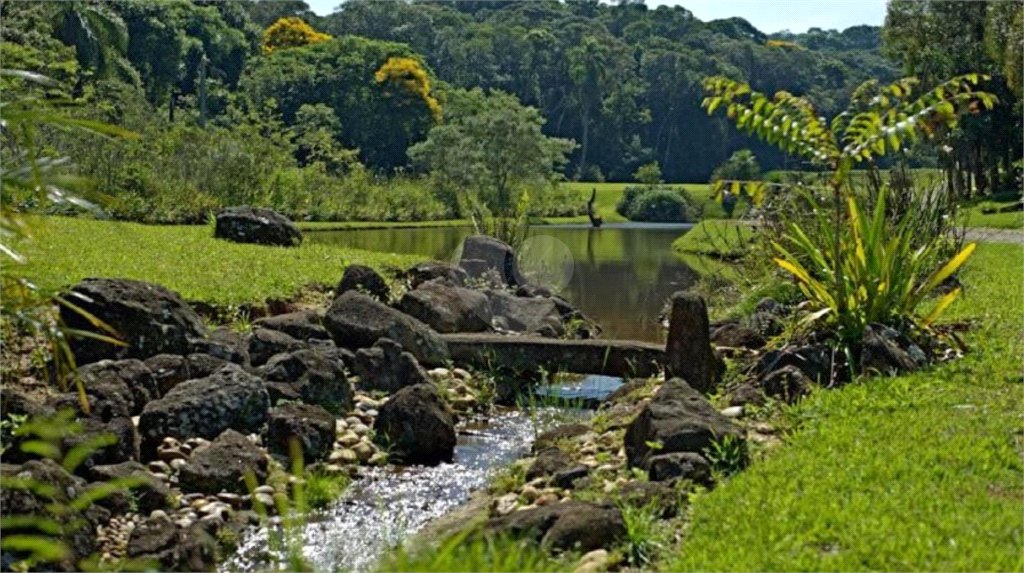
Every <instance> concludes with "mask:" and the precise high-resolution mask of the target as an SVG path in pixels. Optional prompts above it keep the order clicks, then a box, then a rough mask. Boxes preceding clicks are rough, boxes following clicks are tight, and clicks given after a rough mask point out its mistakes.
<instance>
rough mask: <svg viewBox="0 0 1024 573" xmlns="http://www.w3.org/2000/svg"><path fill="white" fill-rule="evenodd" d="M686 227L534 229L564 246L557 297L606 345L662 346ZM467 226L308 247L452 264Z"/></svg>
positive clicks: (350, 236)
mask: <svg viewBox="0 0 1024 573" xmlns="http://www.w3.org/2000/svg"><path fill="white" fill-rule="evenodd" d="M688 229H689V226H685V225H665V224H650V223H645V224H637V223H630V224H622V225H608V226H606V227H604V228H601V229H593V228H590V227H588V226H582V225H565V226H561V225H548V226H537V227H533V228H531V230H530V236H531V237H536V236H540V235H547V236H550V237H553V238H555V239H558V240H559V241H561V242H562V243H564V244H565V245H566V247H568V250H569V253H570V254H571V255H572V276H571V279H570V280H569V283H568V284H567V285H566V287H565V289H564V290H563V291H562V295H563V296H565V297H566V298H567V299H569V300H570V301H571V302H572V303H573V304H575V305H576V306H578V307H579V308H580V309H581V310H582V311H583V312H584V313H585V314H587V315H588V316H591V317H593V318H594V319H596V320H597V321H598V322H599V323H600V324H601V326H602V327H603V328H604V332H605V337H607V338H629V339H636V340H647V341H652V342H661V341H664V339H665V332H664V329H663V328H662V327H661V326H660V324H659V321H658V316H659V314H660V313H661V310H662V307H663V305H664V302H665V300H666V299H667V298H668V297H669V295H671V294H672V293H673V292H675V291H677V290H680V289H684V288H687V287H689V286H690V285H692V284H693V283H694V282H695V281H696V280H697V279H698V278H699V277H700V274H699V273H698V271H696V270H694V269H693V268H692V267H690V266H689V265H687V264H686V263H684V262H683V261H682V260H680V259H679V258H678V257H677V256H676V255H675V254H674V253H673V252H672V242H673V241H674V240H675V239H676V238H678V237H679V236H680V235H682V234H683V233H685V232H686V231H687V230H688ZM470 234H472V231H471V229H470V228H468V227H432V228H395V229H357V230H345V231H324V232H310V233H306V238H307V240H309V241H313V242H320V243H335V244H339V245H344V246H347V247H354V248H359V249H367V250H371V251H379V252H389V253H404V254H418V255H425V256H428V257H431V258H435V259H440V260H451V259H452V256H453V254H454V253H455V251H456V249H457V248H458V247H459V246H460V245H461V243H462V239H463V238H465V237H466V236H468V235H470Z"/></svg>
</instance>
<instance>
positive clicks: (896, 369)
mask: <svg viewBox="0 0 1024 573" xmlns="http://www.w3.org/2000/svg"><path fill="white" fill-rule="evenodd" d="M927 363H928V355H927V354H925V353H924V351H923V350H921V347H919V346H918V345H917V344H915V343H914V341H912V340H910V338H908V337H907V336H906V335H905V334H903V333H901V332H899V331H898V330H896V329H894V328H891V327H888V326H885V325H881V324H872V325H869V326H868V327H867V328H865V329H864V334H863V335H862V339H861V351H860V367H861V371H862V372H871V373H879V374H883V375H890V376H894V375H896V374H899V373H901V372H909V371H912V370H916V369H917V368H920V367H921V366H924V365H925V364H927Z"/></svg>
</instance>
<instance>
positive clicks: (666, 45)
mask: <svg viewBox="0 0 1024 573" xmlns="http://www.w3.org/2000/svg"><path fill="white" fill-rule="evenodd" d="M1020 14H1021V2H971V3H962V2H892V3H890V6H889V13H888V16H887V23H886V27H885V28H884V29H883V28H879V27H872V26H855V27H851V28H848V29H846V30H843V31H836V30H828V31H826V30H821V29H817V28H812V29H811V30H809V31H808V32H806V33H801V34H793V33H788V32H782V33H777V34H772V35H768V34H765V33H764V32H762V31H760V30H757V29H756V28H754V27H753V26H751V25H750V24H749V23H748V22H746V21H745V20H743V19H741V18H730V19H726V20H716V21H711V22H702V21H700V20H698V19H697V18H695V17H694V16H693V14H692V13H691V12H689V11H688V10H686V9H685V8H683V7H679V6H676V7H666V6H659V7H657V8H652V7H648V6H646V5H645V4H644V3H643V2H642V1H639V2H637V1H624V2H619V3H617V4H602V3H599V2H596V1H583V2H371V1H365V0H353V1H348V2H345V3H342V4H341V5H340V6H339V8H338V9H337V10H336V11H335V12H334V13H332V14H330V15H328V16H323V17H321V16H317V15H316V14H314V13H312V12H311V11H310V10H309V7H308V6H307V5H306V4H305V3H304V2H302V1H257V2H253V1H224V2H221V1H217V2H214V1H202V0H195V1H188V0H175V1H161V2H155V1H133V2H127V1H125V2H98V1H96V2H94V1H89V2H60V3H58V2H52V3H51V2H35V3H23V2H11V1H4V2H0V17H2V20H3V30H2V37H0V39H2V44H0V50H2V56H3V60H4V67H5V68H6V69H18V70H29V71H34V72H39V73H41V74H43V75H45V76H47V77H49V78H51V79H53V80H55V81H56V82H57V84H56V86H51V87H50V88H48V93H47V97H49V98H66V99H67V100H69V101H72V100H73V101H74V102H76V103H77V104H78V106H80V109H79V111H77V112H76V113H79V114H84V115H86V116H88V117H91V118H94V119H99V120H103V121H105V122H110V123H114V124H117V125H120V126H123V127H124V128H126V129H127V130H129V131H131V132H132V133H133V134H135V135H139V136H141V137H137V138H134V139H127V140H118V141H112V142H103V143H101V144H97V143H96V142H95V141H93V140H90V139H87V138H82V137H78V136H72V135H65V134H55V135H53V136H52V137H50V138H48V139H45V138H44V141H46V142H47V145H50V146H53V147H56V148H57V149H58V150H59V151H60V152H61V153H62V154H67V155H69V156H70V157H72V158H73V159H74V161H75V163H76V164H77V165H78V170H79V172H80V173H81V174H83V175H88V176H89V177H91V178H92V179H94V180H96V181H97V189H98V190H99V191H102V192H104V193H106V194H108V195H112V196H114V197H115V198H116V204H115V206H114V207H113V209H112V210H113V212H114V213H115V214H118V215H120V216H123V217H126V218H144V215H143V214H144V213H151V212H154V211H156V212H163V213H165V214H164V215H163V216H162V218H163V219H166V220H187V219H189V218H190V217H196V216H200V215H201V214H202V213H204V212H206V210H207V209H208V208H210V207H215V206H217V205H221V204H224V203H231V202H243V201H244V202H256V203H266V204H271V205H274V206H276V207H278V208H281V209H283V210H285V211H288V212H291V213H293V214H301V213H306V214H309V213H316V214H317V215H316V216H318V217H332V218H337V217H341V218H378V219H381V218H440V217H444V216H452V215H457V214H459V211H460V201H459V199H458V197H457V196H455V195H454V194H453V193H450V192H449V193H448V195H447V196H446V195H445V192H444V190H443V189H442V188H443V187H444V186H445V185H446V184H447V185H452V184H461V185H472V184H474V183H479V182H480V181H481V180H480V179H479V178H475V177H474V176H473V174H472V173H470V174H468V175H467V174H462V175H463V177H461V178H460V177H455V178H453V177H452V176H451V175H452V174H451V173H450V170H448V171H446V170H444V169H439V168H438V161H437V154H438V153H441V151H443V142H441V141H435V142H433V143H432V144H431V145H426V147H428V148H429V149H432V150H434V151H433V154H434V156H435V157H434V158H433V159H434V160H431V157H428V156H427V155H428V154H427V153H426V152H425V151H424V150H423V149H422V147H423V145H421V149H420V152H419V153H416V152H410V149H413V148H414V146H416V145H417V144H425V142H426V140H427V139H428V137H429V134H431V133H432V130H435V129H436V128H437V126H440V125H453V124H454V125H462V126H465V129H463V131H464V132H465V133H463V136H465V137H467V138H468V139H461V140H453V139H451V134H450V133H449V135H448V137H449V140H448V142H449V143H450V144H454V143H453V142H462V143H461V144H467V145H476V144H480V146H481V147H482V148H486V145H484V144H481V143H480V142H479V139H473V136H471V132H472V133H478V134H480V133H484V134H485V135H482V136H489V135H490V134H493V133H494V132H495V131H496V130H495V128H494V126H495V125H498V124H500V123H501V121H506V123H507V122H512V123H517V124H523V123H524V122H525V124H529V126H530V127H531V129H532V128H538V129H539V130H540V131H541V132H542V133H543V136H546V138H542V139H541V140H538V142H540V143H543V144H544V145H542V146H541V147H543V149H540V148H538V149H533V151H534V152H535V153H533V155H531V156H530V157H531V158H530V159H529V160H523V161H521V162H520V163H522V164H523V165H530V166H535V167H536V174H537V178H538V181H539V182H533V183H536V184H541V183H546V182H549V181H550V180H551V179H552V175H553V174H561V175H562V176H564V177H565V178H568V179H577V180H584V181H604V180H607V181H630V180H632V179H633V174H634V173H635V172H636V171H637V169H638V168H639V167H641V166H643V165H647V164H650V163H652V162H657V163H658V164H659V167H660V169H661V173H662V176H663V178H664V179H665V180H667V181H671V182H706V181H707V180H708V178H709V176H711V174H712V172H713V171H714V170H715V169H716V167H718V166H719V165H721V164H722V163H723V162H724V161H725V160H726V159H727V158H729V157H730V156H731V155H732V154H733V153H734V152H735V151H737V150H742V149H747V148H749V149H750V150H752V151H753V152H754V154H755V155H756V157H757V159H758V161H759V163H760V165H761V167H762V168H763V169H765V170H771V169H803V168H810V167H811V166H809V165H804V164H801V163H800V162H799V161H797V160H795V159H793V158H791V157H787V156H786V155H785V154H783V153H782V152H780V151H777V150H775V149H774V148H771V147H769V146H767V145H765V144H763V143H761V142H759V141H757V140H755V139H753V138H749V137H747V136H745V135H743V134H741V133H737V132H736V131H735V130H732V129H730V128H729V122H728V120H727V118H724V117H720V116H709V115H708V114H707V113H706V112H705V110H703V109H701V105H700V104H701V100H702V98H703V96H704V88H703V86H702V80H703V78H705V77H707V76H709V75H724V76H727V77H729V78H732V79H736V80H740V81H745V82H749V84H750V85H751V87H752V88H753V89H754V90H757V91H762V92H767V93H775V92H776V91H778V90H785V91H788V92H790V93H793V94H795V95H799V96H805V97H807V98H808V99H809V100H810V101H811V102H812V103H813V104H814V106H815V108H816V109H817V110H818V111H819V112H820V113H821V114H822V115H824V116H825V117H832V116H834V115H835V114H837V113H839V112H840V111H841V110H843V109H844V108H845V107H846V105H847V104H848V102H849V99H850V95H851V94H852V93H853V91H854V89H855V88H856V87H857V86H858V85H860V84H861V83H862V82H864V81H866V80H877V81H879V82H883V83H885V82H889V81H892V80H894V79H896V78H898V77H901V76H904V75H910V74H914V75H918V76H919V77H920V78H921V79H922V84H921V87H923V88H924V89H929V88H930V86H931V85H935V84H936V83H937V82H940V81H942V80H943V79H945V78H947V77H950V76H952V75H954V74H959V73H964V72H968V71H980V72H985V73H988V74H990V75H991V77H992V79H991V80H990V81H989V82H987V83H986V85H985V89H986V90H988V91H990V92H992V93H994V94H996V95H997V96H998V97H999V99H1000V105H999V106H997V108H996V109H995V110H994V111H993V112H992V113H988V114H984V115H982V116H980V117H978V118H972V119H971V120H969V121H967V122H964V124H963V125H962V126H961V127H959V128H957V130H956V132H955V133H950V134H948V135H947V136H946V137H945V139H943V140H942V141H941V142H940V144H939V145H937V146H934V147H931V148H926V149H925V151H924V152H919V153H918V154H917V155H915V156H913V157H909V158H908V160H909V161H910V162H911V163H912V164H914V165H923V166H938V167H946V168H948V172H949V175H950V181H951V182H952V183H953V184H954V185H955V186H956V187H957V188H959V189H961V190H962V191H963V192H964V193H965V194H969V193H971V192H981V193H987V192H992V191H998V190H999V189H1001V188H1004V187H1006V186H1008V185H1010V184H1011V182H1012V180H1013V178H1012V174H1011V172H1012V170H1013V168H1012V166H1013V165H1014V162H1019V160H1020V156H1021V131H1022V130H1021V105H1020V97H1021V78H1020V61H1021V60H1020V42H1019V36H1020V28H1021V25H1020V24H1021V22H1020V18H1021V16H1020ZM1014 46H1016V47H1015V48H1014ZM477 88H479V90H476V89H477ZM4 89H5V91H6V92H7V93H8V94H10V93H22V92H25V91H28V90H29V89H30V88H29V87H28V86H27V85H26V84H25V83H24V82H20V80H19V78H17V77H14V78H12V77H6V78H5V83H4ZM471 90H476V91H471ZM473 93H475V94H477V95H476V96H475V97H474V96H471V95H470V94H473ZM508 96H511V97H508ZM490 100H493V101H490ZM488 101H490V103H487V102H488ZM529 108H534V109H535V110H536V112H532V113H531V112H530V111H529ZM486 114H490V116H488V117H489V119H486V120H485V119H480V120H479V121H478V122H477V123H479V124H480V125H484V124H487V125H491V126H492V127H491V128H489V129H487V130H483V131H481V130H479V129H478V130H476V132H473V131H472V129H471V128H472V125H471V124H473V122H474V121H477V120H476V119H474V118H478V117H483V116H484V115H486ZM502 114H504V115H502ZM487 122H490V123H487ZM496 122H497V123H496ZM449 131H451V130H449ZM456 131H458V130H457V129H456ZM514 133H516V132H510V134H514ZM521 133H522V134H527V135H521V136H514V137H512V140H515V141H519V140H522V139H523V138H524V137H527V136H530V137H532V135H529V134H532V133H533V132H532V131H530V130H529V129H527V130H525V131H522V132H521ZM467 134H470V135H467ZM441 135H442V134H441V132H438V137H441ZM506 135H508V134H506ZM568 140H571V141H568ZM490 143H491V144H494V145H500V142H497V143H496V142H495V141H491V142H490ZM572 143H574V145H572ZM524 147H525V146H524ZM556 148H557V150H556ZM439 150H441V151H439ZM529 151H530V150H527V149H524V150H522V153H527V152H529ZM477 159H480V158H477ZM481 170H482V171H483V170H486V167H481ZM436 173H443V174H444V177H440V178H439V177H437V176H435V174H436ZM488 174H489V175H490V176H491V180H494V179H495V177H499V176H495V175H494V173H493V172H491V171H488ZM511 175H512V176H515V175H516V174H514V173H513V174H511ZM500 177H504V175H501V176H500ZM500 177H499V178H500ZM427 178H429V179H430V181H431V185H429V186H424V185H413V184H412V183H411V182H414V181H419V180H424V181H425V180H426V179H427ZM439 179H443V181H441V182H439ZM520 179H521V181H520V183H521V184H526V182H527V180H528V179H530V178H529V177H528V174H520ZM456 180H457V181H456ZM541 180H542V181H541ZM533 183H531V184H533ZM342 187H343V190H341V191H339V189H341V188H342ZM427 187H429V189H427ZM297 188H301V189H304V190H305V191H304V192H302V193H295V192H294V190H295V189H297ZM186 189H187V190H188V193H185V190H186ZM439 189H440V191H439ZM361 194H362V195H361ZM367 194H368V195H367ZM378 195H380V196H387V197H389V199H382V201H381V202H376V201H370V200H368V198H367V197H369V196H378ZM420 195H424V196H423V197H421V196H420ZM427 195H429V197H426V196H427ZM328 196H330V197H334V199H332V200H330V201H328V199H327V197H328ZM360 197H362V198H360ZM325 201H327V203H325ZM549 203H550V205H549V207H550V208H552V209H553V208H554V207H551V205H555V204H557V203H559V201H557V200H552V201H549ZM544 209H548V210H550V209H549V208H546V207H545V208H544Z"/></svg>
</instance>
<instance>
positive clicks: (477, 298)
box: [398, 280, 491, 332]
mask: <svg viewBox="0 0 1024 573" xmlns="http://www.w3.org/2000/svg"><path fill="white" fill-rule="evenodd" d="M398 309H399V310H401V311H402V312H404V313H406V314H408V315H409V316H412V317H414V318H416V319H418V320H420V321H422V322H423V323H424V324H426V325H428V326H430V328H433V329H434V330H436V331H437V332H485V331H487V330H490V328H491V307H490V302H489V301H488V299H487V295H485V294H484V293H482V292H480V291H476V290H471V289H467V288H462V287H459V286H452V285H448V284H445V283H443V282H441V281H438V280H433V281H429V282H425V283H423V284H421V285H420V286H419V287H418V288H417V289H416V290H411V291H409V292H407V293H405V294H404V295H403V296H402V299H401V300H400V301H399V303H398Z"/></svg>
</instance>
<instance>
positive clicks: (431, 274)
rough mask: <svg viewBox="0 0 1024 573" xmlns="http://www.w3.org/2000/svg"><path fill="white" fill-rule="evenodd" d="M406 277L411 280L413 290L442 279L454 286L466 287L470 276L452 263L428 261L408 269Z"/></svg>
mask: <svg viewBox="0 0 1024 573" xmlns="http://www.w3.org/2000/svg"><path fill="white" fill-rule="evenodd" d="M404 275H405V277H406V278H407V279H408V280H409V286H410V287H411V288H413V289H416V288H419V286H420V285H421V284H423V283H425V282H428V281H433V280H436V279H441V280H442V281H444V282H445V283H447V284H450V285H452V286H465V284H466V279H467V278H468V276H469V275H467V274H466V271H465V270H463V269H462V267H459V266H456V265H453V264H451V263H442V262H437V261H427V262H423V263H419V264H416V265H414V266H412V267H410V268H408V269H407V270H406V271H405V273H404Z"/></svg>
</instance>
